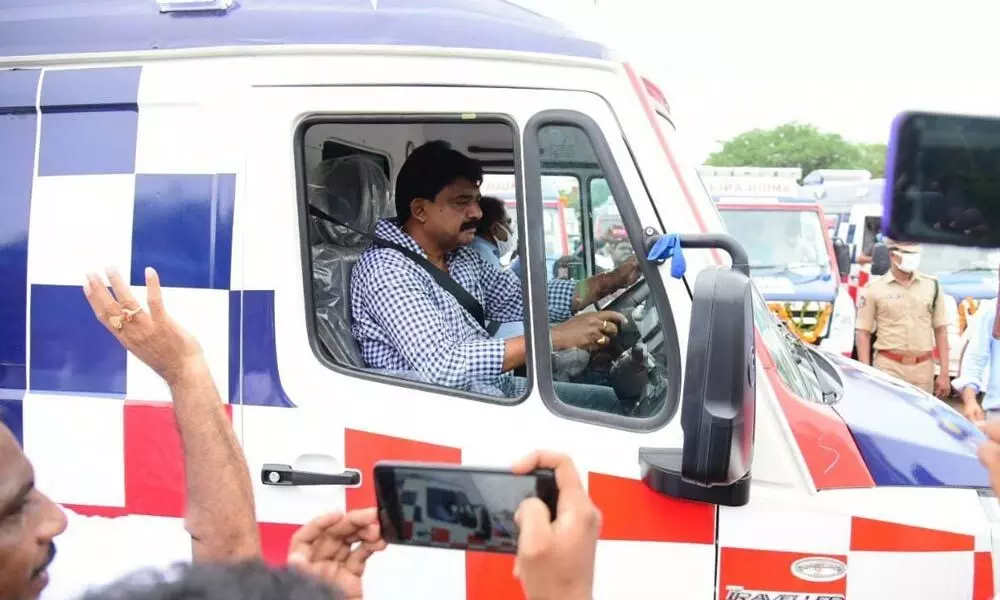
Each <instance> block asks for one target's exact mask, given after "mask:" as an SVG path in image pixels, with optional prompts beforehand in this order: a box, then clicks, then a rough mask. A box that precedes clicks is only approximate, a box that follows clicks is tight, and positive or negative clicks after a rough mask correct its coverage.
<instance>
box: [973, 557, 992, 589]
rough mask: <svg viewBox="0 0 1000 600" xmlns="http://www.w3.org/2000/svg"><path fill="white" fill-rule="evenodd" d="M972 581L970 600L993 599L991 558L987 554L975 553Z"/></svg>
mask: <svg viewBox="0 0 1000 600" xmlns="http://www.w3.org/2000/svg"><path fill="white" fill-rule="evenodd" d="M974 564H975V573H974V575H973V579H972V600H991V598H993V558H992V557H991V556H990V553H989V552H976V557H975V563H974Z"/></svg>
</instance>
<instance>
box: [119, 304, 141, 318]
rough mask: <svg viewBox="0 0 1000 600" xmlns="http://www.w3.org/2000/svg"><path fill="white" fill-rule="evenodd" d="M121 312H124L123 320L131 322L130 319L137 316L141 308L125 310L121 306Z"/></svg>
mask: <svg viewBox="0 0 1000 600" xmlns="http://www.w3.org/2000/svg"><path fill="white" fill-rule="evenodd" d="M122 310H123V311H124V312H125V320H126V321H132V317H134V316H136V315H137V314H139V313H140V312H142V307H141V306H140V307H138V308H125V307H124V306H123V307H122Z"/></svg>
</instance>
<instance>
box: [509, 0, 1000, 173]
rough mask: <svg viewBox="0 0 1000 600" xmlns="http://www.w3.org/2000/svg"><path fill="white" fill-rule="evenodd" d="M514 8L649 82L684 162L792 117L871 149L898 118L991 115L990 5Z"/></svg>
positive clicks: (998, 71) (626, 2)
mask: <svg viewBox="0 0 1000 600" xmlns="http://www.w3.org/2000/svg"><path fill="white" fill-rule="evenodd" d="M516 1H517V2H519V3H521V4H525V5H530V6H531V7H532V8H535V9H536V10H540V11H543V12H546V13H548V14H552V15H554V16H557V17H558V18H560V19H561V20H563V21H564V22H566V23H568V24H570V25H571V26H573V27H575V28H577V29H578V30H581V31H584V32H586V33H587V34H588V35H590V36H592V37H593V36H600V37H601V38H603V39H602V41H604V42H606V43H608V44H609V45H611V46H613V47H614V48H615V49H617V50H619V51H620V52H621V53H622V54H623V55H624V56H627V57H628V58H629V60H630V61H631V62H632V63H633V64H634V65H636V67H637V68H638V69H639V70H640V71H641V72H642V73H643V74H644V75H646V76H647V77H649V78H650V79H652V80H653V81H655V82H656V83H657V85H659V86H660V87H661V88H662V89H663V90H664V92H665V93H666V95H667V98H668V100H669V102H670V104H671V108H672V110H673V113H674V115H675V117H676V119H675V121H676V122H677V124H678V127H679V128H680V129H681V130H682V133H683V135H684V138H685V141H686V143H687V144H688V146H689V147H688V148H687V150H688V151H689V152H690V153H691V158H692V159H693V160H701V159H703V158H704V157H705V156H706V155H707V154H708V153H709V152H710V151H712V150H713V149H714V148H715V141H716V140H724V139H727V138H729V137H732V136H734V135H736V134H738V133H740V132H741V131H745V130H748V129H753V128H755V127H765V128H766V127H771V126H774V125H777V124H780V123H783V122H787V121H792V120H798V121H802V122H808V123H813V124H815V125H817V126H819V127H820V128H821V129H824V130H828V131H834V132H838V133H840V134H842V135H844V136H845V137H848V138H850V139H853V140H857V141H869V142H884V141H886V140H887V138H888V133H889V126H890V124H891V122H892V118H893V117H894V116H895V114H896V113H897V112H898V111H900V110H904V109H914V108H929V109H937V110H948V111H952V112H979V113H992V114H1000V0H948V1H933V2H932V1H929V0H838V1H837V2H819V1H817V0H753V1H752V2H747V1H744V0H688V1H678V0H596V4H597V8H590V7H591V6H592V5H593V4H595V0H516ZM585 8H586V9H587V10H584V9H585ZM594 11H597V18H595V12H594ZM596 24H600V26H596Z"/></svg>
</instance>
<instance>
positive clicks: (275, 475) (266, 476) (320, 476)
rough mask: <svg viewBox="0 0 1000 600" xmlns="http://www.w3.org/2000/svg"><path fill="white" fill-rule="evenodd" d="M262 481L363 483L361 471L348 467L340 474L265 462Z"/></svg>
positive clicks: (279, 482)
mask: <svg viewBox="0 0 1000 600" xmlns="http://www.w3.org/2000/svg"><path fill="white" fill-rule="evenodd" d="M260 481H261V483H263V484H264V485H280V486H290V485H343V486H347V487H355V486H358V485H360V484H361V472H360V471H355V470H353V469H348V470H346V471H344V472H343V473H340V474H336V475H335V474H332V473H312V472H310V471H296V470H295V469H293V468H292V466H291V465H279V464H270V463H269V464H265V465H264V466H263V467H261V470H260Z"/></svg>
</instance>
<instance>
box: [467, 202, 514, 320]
mask: <svg viewBox="0 0 1000 600" xmlns="http://www.w3.org/2000/svg"><path fill="white" fill-rule="evenodd" d="M479 209H480V210H481V211H482V212H483V216H482V217H481V218H480V219H479V225H478V226H477V227H476V237H475V238H473V240H472V243H471V244H469V247H470V248H472V249H473V250H475V251H476V252H478V253H479V256H480V257H481V258H482V259H483V260H485V261H486V262H488V263H490V264H492V265H493V266H495V267H497V268H503V267H501V265H500V258H501V257H505V256H510V255H511V254H513V252H514V250H516V249H517V228H515V227H514V220H513V219H511V218H510V215H508V214H507V208H506V207H505V206H504V203H503V200H501V199H499V198H497V197H495V196H482V197H481V198H480V199H479ZM519 267H520V261H518V262H517V264H516V265H515V264H511V266H510V267H509V268H510V269H512V270H513V272H514V274H515V275H517V276H518V277H520V276H521V272H520V270H519ZM486 330H487V331H488V332H490V333H491V334H492V335H493V337H495V338H500V339H502V340H505V339H507V338H509V337H515V336H519V335H524V321H522V320H517V321H510V322H508V323H500V322H497V321H490V322H488V324H487V327H486Z"/></svg>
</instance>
